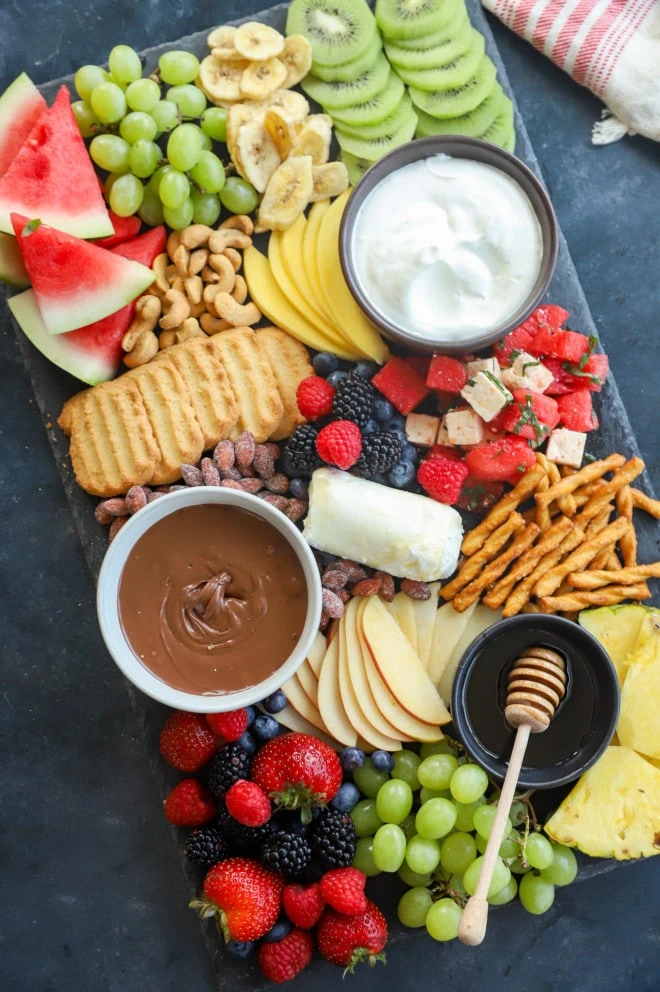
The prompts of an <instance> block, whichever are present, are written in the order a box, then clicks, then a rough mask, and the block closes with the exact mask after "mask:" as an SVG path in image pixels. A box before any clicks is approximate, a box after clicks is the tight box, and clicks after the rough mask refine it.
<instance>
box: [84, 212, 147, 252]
mask: <svg viewBox="0 0 660 992" xmlns="http://www.w3.org/2000/svg"><path fill="white" fill-rule="evenodd" d="M108 214H109V216H110V223H111V224H112V226H113V227H114V229H115V230H114V234H111V235H110V237H109V238H95V239H94V244H95V245H99V246H100V247H101V248H114V247H115V245H120V244H121V243H122V241H129V240H130V239H131V238H135V237H137V235H138V234H139V233H140V228H141V227H142V221H141V220H140V218H139V217H138V216H137V215H135V214H134V215H133V216H132V217H118V216H117V214H114V213H113V212H112V210H109V211H108Z"/></svg>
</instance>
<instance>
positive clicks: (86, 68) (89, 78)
mask: <svg viewBox="0 0 660 992" xmlns="http://www.w3.org/2000/svg"><path fill="white" fill-rule="evenodd" d="M108 78H109V77H108V74H107V72H106V71H105V69H102V68H101V66H100V65H82V66H81V67H80V69H78V71H77V73H76V74H75V76H74V77H73V85H74V86H75V88H76V93H77V94H78V96H79V97H80V98H81V99H82V100H86V101H87V103H89V98H90V96H91V95H92V90H94V89H96V87H97V86H100V85H101V83H107V82H108Z"/></svg>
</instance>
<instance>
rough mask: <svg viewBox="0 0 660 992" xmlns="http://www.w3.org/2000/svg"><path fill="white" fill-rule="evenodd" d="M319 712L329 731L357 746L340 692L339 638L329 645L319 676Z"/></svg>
mask: <svg viewBox="0 0 660 992" xmlns="http://www.w3.org/2000/svg"><path fill="white" fill-rule="evenodd" d="M318 699H319V713H320V714H321V719H322V720H323V723H324V724H325V726H326V727H327V728H328V733H329V734H330V735H331V736H332V737H335V738H336V739H337V740H338V741H339V743H340V744H344V745H345V746H346V747H355V744H356V743H357V734H356V732H355V730H354V729H353V727H352V726H351V724H350V723H349V721H348V717H347V715H346V711H345V709H344V706H343V703H342V700H341V695H340V692H339V638H337V637H335V638H334V640H333V641H331V642H330V644H329V645H328V650H327V651H326V653H325V658H324V659H323V666H322V668H321V674H320V676H319V696H318Z"/></svg>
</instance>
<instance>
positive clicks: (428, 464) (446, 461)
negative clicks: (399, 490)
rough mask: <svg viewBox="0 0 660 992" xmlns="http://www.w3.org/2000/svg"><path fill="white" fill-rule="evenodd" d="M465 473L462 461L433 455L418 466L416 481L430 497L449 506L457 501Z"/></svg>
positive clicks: (466, 471) (465, 469)
mask: <svg viewBox="0 0 660 992" xmlns="http://www.w3.org/2000/svg"><path fill="white" fill-rule="evenodd" d="M467 474H468V470H467V467H466V465H465V463H464V462H462V461H457V460H456V459H454V458H453V457H452V458H447V457H446V456H445V455H434V456H433V457H432V458H427V459H426V461H423V462H422V464H421V465H420V466H419V468H418V470H417V481H418V482H419V484H420V486H422V487H423V488H424V489H425V490H426V492H427V493H428V494H429V496H430V497H431V499H435V500H437V501H438V502H439V503H446V504H448V505H449V506H451V505H453V504H454V503H456V502H457V501H458V498H459V496H460V495H461V489H462V487H463V483H464V482H465V477H466V476H467Z"/></svg>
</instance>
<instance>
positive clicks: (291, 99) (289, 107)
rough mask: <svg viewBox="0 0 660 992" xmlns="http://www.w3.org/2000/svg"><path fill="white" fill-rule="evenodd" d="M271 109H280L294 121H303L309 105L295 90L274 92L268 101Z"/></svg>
mask: <svg viewBox="0 0 660 992" xmlns="http://www.w3.org/2000/svg"><path fill="white" fill-rule="evenodd" d="M269 104H270V106H271V107H282V108H283V109H284V110H286V112H287V113H288V114H290V115H291V117H292V118H293V119H294V120H295V121H304V120H305V118H306V117H307V116H308V114H309V103H308V101H307V100H306V99H305V97H304V96H303V95H302V93H296V92H295V90H285V89H280V90H276V91H275V92H274V93H273V95H272V96H271V98H270V100H269Z"/></svg>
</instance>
